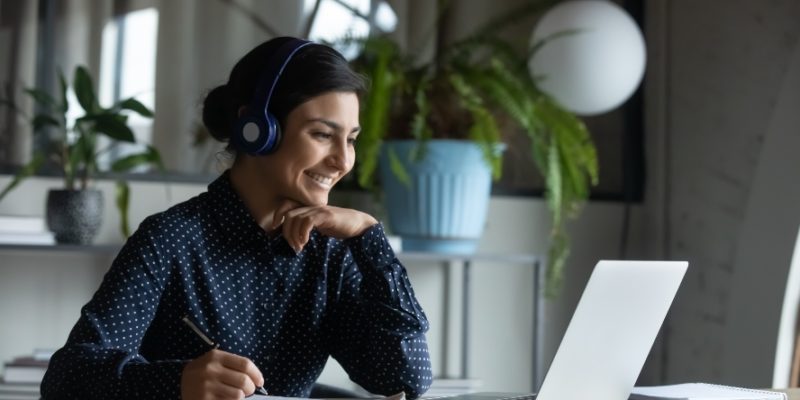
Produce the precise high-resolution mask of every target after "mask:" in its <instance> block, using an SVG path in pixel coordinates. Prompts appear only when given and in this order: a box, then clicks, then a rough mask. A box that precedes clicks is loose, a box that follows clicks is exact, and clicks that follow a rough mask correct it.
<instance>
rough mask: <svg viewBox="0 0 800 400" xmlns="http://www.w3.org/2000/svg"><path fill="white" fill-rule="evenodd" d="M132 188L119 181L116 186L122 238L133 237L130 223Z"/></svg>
mask: <svg viewBox="0 0 800 400" xmlns="http://www.w3.org/2000/svg"><path fill="white" fill-rule="evenodd" d="M130 196H131V193H130V188H129V187H128V183H127V182H125V181H123V180H118V181H117V184H116V196H115V197H116V203H117V209H118V210H119V228H120V232H121V233H122V236H123V237H125V238H127V237H129V236H130V235H131V228H130V224H129V221H128V206H129V202H130Z"/></svg>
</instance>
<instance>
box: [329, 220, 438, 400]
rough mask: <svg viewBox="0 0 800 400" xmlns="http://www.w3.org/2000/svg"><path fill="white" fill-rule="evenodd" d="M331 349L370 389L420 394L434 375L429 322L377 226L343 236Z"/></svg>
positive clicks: (354, 378) (362, 383) (355, 376)
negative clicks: (344, 249) (344, 245)
mask: <svg viewBox="0 0 800 400" xmlns="http://www.w3.org/2000/svg"><path fill="white" fill-rule="evenodd" d="M346 243H347V245H348V248H349V250H350V253H348V254H347V255H346V256H345V263H344V269H343V271H342V275H341V277H340V278H341V280H340V281H339V284H340V286H339V288H338V290H336V291H337V292H338V293H337V294H338V296H339V300H338V306H337V308H336V311H335V317H334V318H333V322H332V327H333V332H332V333H331V334H330V335H329V337H330V338H331V339H330V340H331V342H330V352H331V354H332V355H333V356H334V358H336V359H337V361H339V362H340V363H341V364H342V367H344V368H345V370H346V371H347V372H348V374H349V375H350V378H351V379H352V380H353V381H355V382H356V383H358V384H359V385H361V386H362V387H364V388H365V389H367V390H368V391H370V392H372V393H379V394H383V395H390V394H394V393H399V392H401V391H402V392H405V394H406V396H408V397H410V398H416V397H419V396H421V395H422V394H423V393H425V391H427V390H428V388H429V387H430V385H431V381H432V373H431V364H430V357H429V355H428V344H427V341H426V339H425V332H426V331H427V330H428V320H427V318H426V316H425V313H424V312H423V310H422V307H421V306H420V304H419V302H418V301H417V299H416V297H415V295H414V290H413V289H412V287H411V282H410V281H409V279H408V275H407V274H406V270H405V268H404V267H403V265H402V264H400V261H398V260H397V258H396V257H395V254H394V251H392V248H391V247H390V246H389V244H388V241H387V239H386V235H385V234H384V231H383V227H382V226H381V225H380V224H378V225H375V226H373V227H372V228H370V229H368V230H367V231H366V232H365V233H364V234H362V235H361V236H358V237H355V238H351V239H348V240H347V242H346Z"/></svg>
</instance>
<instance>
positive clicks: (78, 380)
mask: <svg viewBox="0 0 800 400" xmlns="http://www.w3.org/2000/svg"><path fill="white" fill-rule="evenodd" d="M154 225H155V224H154V220H153V219H148V220H145V222H143V223H142V226H141V227H140V229H139V230H138V231H137V232H136V233H135V234H134V235H133V236H132V237H131V238H130V239H129V240H128V241H127V243H126V244H125V246H123V248H122V250H121V251H120V253H119V254H118V255H117V257H116V259H115V260H114V262H113V263H112V265H111V268H110V269H109V271H108V272H107V273H106V275H105V276H104V278H103V282H102V283H101V285H100V288H99V289H98V290H97V292H95V294H94V296H93V297H92V299H91V300H90V301H89V302H88V303H87V304H86V305H84V306H83V308H82V309H81V315H80V318H79V320H78V322H77V323H76V324H75V326H74V327H73V329H72V332H71V333H70V335H69V338H68V339H67V343H66V344H65V345H64V347H63V348H61V349H60V350H58V351H57V352H56V353H55V354H54V355H53V357H52V358H51V360H50V364H49V367H48V369H47V372H46V374H45V377H44V380H43V381H42V385H41V391H42V398H43V399H46V400H47V399H108V398H115V399H145V398H148V399H155V398H175V399H177V398H180V377H181V373H182V371H183V367H184V365H185V361H180V360H174V361H158V362H152V363H151V362H148V360H146V359H145V358H144V357H143V356H142V355H140V354H139V347H140V345H141V342H142V338H143V336H144V334H145V332H146V330H147V328H148V327H149V326H150V323H151V322H152V320H153V318H154V316H155V313H156V309H157V308H158V303H159V299H160V297H161V294H162V293H163V291H164V288H165V285H166V281H167V277H168V275H169V266H168V265H167V264H168V263H164V262H163V260H162V256H163V253H162V250H161V247H160V246H159V245H158V243H159V240H158V234H157V232H158V231H157V229H155V226H154Z"/></svg>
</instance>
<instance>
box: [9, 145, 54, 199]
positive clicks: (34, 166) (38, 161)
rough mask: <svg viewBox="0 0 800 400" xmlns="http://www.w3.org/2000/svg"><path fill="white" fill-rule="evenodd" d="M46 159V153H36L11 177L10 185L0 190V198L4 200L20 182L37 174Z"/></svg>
mask: <svg viewBox="0 0 800 400" xmlns="http://www.w3.org/2000/svg"><path fill="white" fill-rule="evenodd" d="M44 160H45V157H44V154H40V153H36V154H34V155H33V158H32V159H31V160H30V161H29V162H28V163H27V164H25V165H24V166H23V167H22V169H21V170H20V171H19V172H18V173H17V174H16V175H15V176H14V178H13V179H11V182H9V183H8V185H6V187H4V188H3V191H2V192H0V200H3V198H4V197H6V195H7V194H8V193H9V192H10V191H12V190H13V189H14V188H15V187H17V186H18V185H19V184H20V183H22V181H24V180H25V179H27V178H28V177H30V176H31V175H33V174H35V173H36V171H38V170H39V167H41V166H42V164H43V163H44Z"/></svg>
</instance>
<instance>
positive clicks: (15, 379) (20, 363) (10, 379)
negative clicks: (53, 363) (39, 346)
mask: <svg viewBox="0 0 800 400" xmlns="http://www.w3.org/2000/svg"><path fill="white" fill-rule="evenodd" d="M51 355H52V351H47V350H37V351H35V352H34V354H32V355H29V356H23V357H16V358H14V359H13V360H11V361H9V362H7V363H5V368H4V369H3V377H2V378H0V400H28V399H38V398H39V397H40V396H39V386H40V385H41V383H42V379H43V378H44V372H45V371H46V370H47V364H48V362H49V361H50V356H51Z"/></svg>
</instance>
